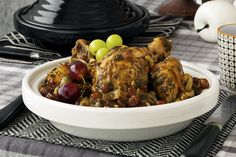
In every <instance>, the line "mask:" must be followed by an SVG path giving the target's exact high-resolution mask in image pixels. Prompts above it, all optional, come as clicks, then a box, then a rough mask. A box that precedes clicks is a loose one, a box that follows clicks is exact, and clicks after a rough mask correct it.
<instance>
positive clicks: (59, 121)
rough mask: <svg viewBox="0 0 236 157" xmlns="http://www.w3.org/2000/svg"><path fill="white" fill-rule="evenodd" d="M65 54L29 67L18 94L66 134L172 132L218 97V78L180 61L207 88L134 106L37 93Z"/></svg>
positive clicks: (118, 137) (138, 136)
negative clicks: (106, 105)
mask: <svg viewBox="0 0 236 157" xmlns="http://www.w3.org/2000/svg"><path fill="white" fill-rule="evenodd" d="M66 61H68V58H63V59H59V60H55V61H52V62H48V63H45V64H43V65H40V66H38V67H36V68H34V69H33V70H31V71H29V72H28V73H27V74H26V75H25V77H24V79H23V82H22V96H23V101H24V103H25V105H26V106H27V108H28V109H29V110H31V111H32V112H33V113H35V114H37V115H38V116H40V117H43V118H45V119H48V120H49V121H50V122H51V123H52V124H53V125H54V126H55V127H56V128H58V129H59V130H61V131H64V132H66V133H68V134H71V135H75V136H79V137H83V138H89V139H101V140H109V141H141V140H149V139H154V138H159V137H163V136H167V135H170V134H173V133H176V132H178V131H180V130H182V129H184V128H185V127H186V126H187V125H189V124H190V123H191V121H192V119H193V118H195V117H198V116H200V115H202V114H204V113H206V112H207V111H209V110H210V109H212V108H213V107H214V106H215V105H216V103H217V101H218V97H219V82H218V79H217V78H216V76H215V75H214V74H212V73H211V72H210V71H208V70H203V69H202V68H198V67H194V65H192V64H190V63H187V62H182V64H183V67H184V72H185V73H190V74H191V75H193V76H196V77H204V78H206V79H207V80H208V81H209V84H210V88H209V89H206V90H204V91H203V92H202V93H201V94H200V95H198V96H195V97H193V98H190V99H187V100H183V101H180V102H175V103H169V104H165V105H160V106H149V107H134V108H99V107H98V108H97V107H85V106H75V105H71V104H67V103H63V102H58V101H54V100H50V99H48V98H45V97H43V96H41V94H40V93H39V86H40V85H41V83H42V82H43V81H44V79H45V77H46V74H47V72H49V71H50V70H51V69H53V68H54V67H56V66H57V65H58V64H59V63H62V62H66Z"/></svg>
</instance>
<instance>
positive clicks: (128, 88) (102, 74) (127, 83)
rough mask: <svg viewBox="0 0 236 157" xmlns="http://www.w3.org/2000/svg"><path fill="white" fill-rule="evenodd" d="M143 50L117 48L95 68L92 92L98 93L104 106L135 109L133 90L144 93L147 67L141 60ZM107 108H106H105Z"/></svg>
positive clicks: (145, 49) (144, 61) (142, 59)
mask: <svg viewBox="0 0 236 157" xmlns="http://www.w3.org/2000/svg"><path fill="white" fill-rule="evenodd" d="M147 54H148V49H147V48H138V47H117V48H114V49H112V50H111V51H110V52H109V53H108V54H107V55H106V56H105V57H104V58H103V59H102V60H101V61H100V62H98V64H97V66H96V70H95V73H94V74H92V76H93V90H94V92H99V93H101V98H102V99H103V100H104V101H106V102H107V103H113V104H114V103H115V102H114V101H116V102H117V103H118V104H119V106H123V107H124V106H137V105H138V104H139V102H140V100H139V99H140V98H139V97H138V96H137V89H139V90H142V91H146V92H147V84H148V72H149V64H148V61H147V60H145V56H146V55H147ZM108 105H109V104H108Z"/></svg>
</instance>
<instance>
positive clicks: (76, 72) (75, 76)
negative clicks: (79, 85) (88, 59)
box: [69, 61, 88, 81]
mask: <svg viewBox="0 0 236 157" xmlns="http://www.w3.org/2000/svg"><path fill="white" fill-rule="evenodd" d="M87 74H88V68H87V65H86V64H85V63H83V62H81V61H75V62H72V63H71V64H70V71H69V75H70V77H71V79H72V80H75V81H79V80H81V79H83V77H84V76H86V75H87Z"/></svg>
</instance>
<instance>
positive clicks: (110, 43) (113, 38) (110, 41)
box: [106, 34, 123, 50]
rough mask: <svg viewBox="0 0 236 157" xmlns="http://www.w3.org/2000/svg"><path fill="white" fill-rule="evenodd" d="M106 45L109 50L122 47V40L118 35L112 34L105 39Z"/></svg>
mask: <svg viewBox="0 0 236 157" xmlns="http://www.w3.org/2000/svg"><path fill="white" fill-rule="evenodd" d="M106 45H107V48H108V49H109V50H110V49H112V48H113V47H116V46H121V45H123V40H122V38H121V36H119V35H118V34H112V35H110V36H109V37H108V38H107V41H106Z"/></svg>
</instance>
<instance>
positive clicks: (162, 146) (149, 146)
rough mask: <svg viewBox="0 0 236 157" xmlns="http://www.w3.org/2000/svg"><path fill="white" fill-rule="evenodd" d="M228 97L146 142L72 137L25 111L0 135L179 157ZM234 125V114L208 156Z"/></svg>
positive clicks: (141, 155)
mask: <svg viewBox="0 0 236 157" xmlns="http://www.w3.org/2000/svg"><path fill="white" fill-rule="evenodd" d="M227 97H228V94H226V93H224V92H221V93H220V97H219V102H218V104H217V105H216V106H215V107H214V108H213V109H212V110H211V111H209V112H208V113H206V114H204V115H202V116H200V117H198V118H196V119H194V120H193V121H192V123H191V124H190V125H189V126H188V127H187V128H185V129H184V130H182V131H180V132H178V133H176V134H174V135H170V136H167V137H163V138H158V139H153V140H149V141H142V142H111V141H101V140H90V139H84V138H79V137H75V136H72V135H69V134H66V133H64V132H61V131H59V130H58V129H56V128H55V127H54V126H53V125H52V124H51V123H50V122H49V121H48V120H45V119H43V118H41V117H39V116H37V115H35V114H33V113H32V112H30V111H29V110H27V109H26V110H25V111H24V112H23V113H22V114H21V115H19V117H17V118H16V119H15V120H14V121H12V122H11V123H10V124H9V125H8V126H7V127H5V128H4V129H3V130H1V131H0V135H7V136H14V137H21V138H28V139H34V140H38V141H46V142H49V143H53V144H59V145H65V146H72V147H78V148H89V149H94V150H98V151H102V152H108V153H113V154H118V155H124V156H139V157H145V156H150V157H152V156H179V155H181V153H182V152H183V151H184V149H186V148H187V147H188V146H189V145H190V144H191V142H192V141H193V140H194V139H195V138H196V137H197V136H198V135H199V133H200V132H201V130H202V129H203V127H204V121H205V120H206V119H207V118H208V117H209V116H210V115H211V114H212V112H213V111H214V110H215V109H216V108H218V107H219V106H220V105H221V104H222V103H223V102H224V100H225V99H226V98H227ZM235 122H236V114H234V115H233V116H232V117H231V119H230V120H229V121H228V122H227V123H226V125H225V126H224V128H223V130H222V131H221V132H220V134H219V135H218V137H217V140H216V142H215V143H214V144H213V145H212V147H211V149H210V150H209V152H208V155H207V156H214V155H215V154H216V153H217V152H218V151H219V150H220V148H221V146H222V144H223V142H224V141H225V139H226V137H227V136H228V134H229V133H230V131H231V129H232V128H233V126H234V124H235Z"/></svg>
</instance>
